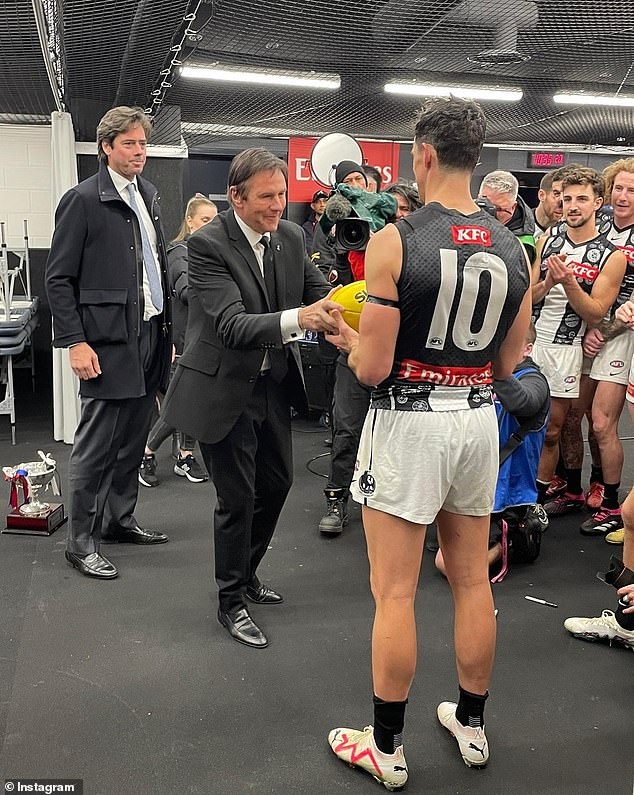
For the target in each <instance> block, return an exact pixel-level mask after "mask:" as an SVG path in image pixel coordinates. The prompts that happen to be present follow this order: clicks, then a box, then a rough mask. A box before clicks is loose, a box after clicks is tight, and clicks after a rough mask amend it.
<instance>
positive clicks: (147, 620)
mask: <svg viewBox="0 0 634 795" xmlns="http://www.w3.org/2000/svg"><path fill="white" fill-rule="evenodd" d="M21 411H22V419H20V414H19V419H18V441H19V444H18V445H17V446H16V447H11V445H10V444H9V435H8V429H7V427H5V423H7V418H6V417H0V454H1V456H2V458H1V461H2V463H3V465H9V464H15V463H18V462H19V461H22V460H29V459H32V458H33V455H34V454H35V452H36V451H37V450H38V449H44V450H46V451H49V452H51V453H52V454H53V456H54V457H56V458H57V459H58V462H59V469H60V472H61V473H62V477H63V478H64V477H65V474H66V468H67V460H68V454H69V448H68V447H66V446H64V445H61V444H56V443H54V442H52V441H51V439H52V434H51V430H50V427H51V423H50V421H49V419H48V415H49V407H48V402H47V400H46V399H40V400H39V402H36V403H35V404H34V405H32V406H31V405H30V404H29V405H26V407H23V408H22V409H21ZM622 425H623V428H624V431H623V432H624V434H630V426H629V422H628V421H627V418H625V419H624V421H623V423H622ZM294 436H295V456H296V464H295V471H296V482H295V486H294V488H293V491H292V493H291V496H290V498H289V501H288V504H287V506H286V508H285V511H284V513H283V516H282V519H281V522H280V525H279V529H278V532H277V533H276V535H275V537H274V539H273V543H272V548H271V550H270V551H269V554H268V555H267V557H266V558H265V561H264V565H263V567H262V570H261V572H260V574H261V577H262V579H263V580H264V581H266V582H269V583H270V584H272V585H274V586H275V587H276V588H278V589H279V590H280V591H281V592H282V593H283V594H284V596H285V598H286V602H285V604H283V605H281V606H271V607H256V606H254V607H253V610H252V613H253V615H254V617H256V619H257V620H258V622H260V623H261V625H262V627H263V628H264V629H265V631H266V632H267V634H268V635H269V638H270V647H269V648H268V649H265V650H252V649H249V648H246V647H242V646H240V645H238V644H236V643H235V642H233V641H231V640H230V638H229V636H228V635H227V633H226V632H225V631H224V630H222V629H221V628H220V626H219V625H218V623H217V621H216V617H215V614H216V606H217V604H216V598H215V589H214V583H213V578H212V535H211V515H212V507H213V490H212V488H211V486H209V485H208V484H207V485H204V484H203V485H194V484H190V483H189V482H187V481H186V480H184V479H182V478H178V477H176V476H175V475H174V474H172V473H171V471H170V470H171V461H170V458H169V450H168V445H167V444H166V445H165V446H164V447H165V449H164V450H161V452H160V457H159V475H160V476H161V479H162V482H161V485H160V486H159V487H158V488H156V489H152V490H149V489H143V488H142V489H141V494H140V500H139V508H138V518H139V519H140V520H141V521H142V523H143V524H144V526H146V527H149V528H156V529H160V530H164V531H166V532H168V533H169V535H170V538H171V541H170V543H169V544H166V545H164V546H161V547H156V548H152V549H143V548H141V547H134V546H127V545H121V546H113V547H108V548H107V553H106V554H108V555H109V557H111V558H112V560H113V561H114V562H115V563H116V564H117V566H118V567H119V568H120V577H119V578H118V579H116V580H114V581H109V582H95V581H94V580H90V579H88V578H86V577H82V576H80V575H79V574H78V573H77V572H76V571H74V570H73V569H71V568H70V567H69V566H68V565H67V564H66V562H65V560H64V556H63V550H64V541H65V531H64V530H61V531H58V532H57V533H56V534H55V535H53V536H51V537H50V538H37V539H34V538H32V537H27V536H16V535H2V536H0V594H1V600H2V601H1V604H2V613H1V617H0V737H1V740H0V748H1V754H0V779H4V778H7V777H23V778H36V777H49V778H65V779H75V778H81V779H83V780H84V793H85V794H86V795H114V794H115V793H124V794H125V795H127V794H128V793H129V794H130V795H132V793H148V795H150V794H151V795H181V793H205V794H207V793H209V794H212V793H213V794H214V795H215V794H216V793H218V794H220V793H223V794H226V795H247V793H248V794H249V795H250V794H251V793H255V794H256V795H264V793H276V794H279V795H287V794H290V793H298V795H300V794H301V795H313V794H314V795H330V793H337V792H350V793H373V792H374V793H378V792H381V791H384V790H383V788H382V787H381V786H380V785H379V784H377V783H376V782H375V781H374V780H373V779H371V778H370V777H369V776H367V775H364V774H362V773H359V772H357V771H354V770H351V769H350V768H348V767H347V766H346V765H344V764H342V763H341V762H340V761H338V760H337V759H336V758H335V757H334V755H333V754H332V753H331V751H330V750H329V749H328V747H327V745H326V735H327V732H328V730H329V729H330V728H331V727H333V726H337V725H339V726H340V725H344V726H345V725H351V726H355V727H363V726H364V725H366V724H368V723H370V722H371V720H372V713H371V680H370V654H369V637H370V623H371V616H372V602H371V597H370V593H369V588H368V582H367V580H368V566H367V559H366V554H365V547H364V541H363V534H362V528H361V524H360V520H359V514H358V512H357V511H356V509H355V511H354V512H353V520H352V522H351V523H350V525H349V527H348V528H347V529H346V531H345V533H344V534H343V536H341V537H339V538H336V539H332V540H326V539H323V538H320V536H319V534H318V533H317V530H316V525H317V522H318V520H319V517H320V514H321V510H322V495H321V489H322V488H323V484H324V481H323V480H322V479H320V478H318V477H317V476H315V475H314V474H311V473H309V472H308V471H307V470H306V468H305V462H306V461H307V459H309V458H311V457H312V456H314V455H317V454H319V453H321V452H324V451H325V450H326V449H327V448H325V447H324V444H323V442H324V439H325V437H326V436H327V433H326V432H325V431H324V430H323V429H321V428H319V427H318V426H317V425H316V424H315V425H311V424H303V423H297V424H296V430H295V433H294ZM625 446H626V462H627V463H626V474H625V476H624V479H623V480H624V493H625V489H626V488H627V487H628V486H629V484H630V483H631V482H632V475H633V469H634V467H633V462H632V457H631V456H632V453H633V451H634V448H633V447H632V443H631V441H627V442H626V443H625ZM314 466H315V468H317V469H320V470H321V471H322V472H325V470H326V462H325V461H324V460H318V461H316V462H315V464H314ZM6 496H7V497H8V488H6ZM579 521H580V517H577V516H575V517H566V518H561V519H559V520H558V521H554V522H553V523H552V525H551V528H550V529H549V531H548V533H547V535H546V537H545V539H544V545H543V553H542V556H541V558H540V559H539V560H538V562H537V563H536V564H534V565H532V566H526V567H518V568H515V569H514V570H512V571H511V573H510V574H509V576H508V577H507V579H506V580H505V581H504V582H503V583H502V584H500V585H496V586H494V595H495V600H496V605H497V607H498V608H499V616H498V628H499V634H498V654H497V662H496V668H495V673H494V679H493V683H492V686H491V698H490V700H489V702H488V705H487V714H486V717H487V734H488V737H489V741H490V745H491V761H490V763H489V766H488V767H487V768H486V769H485V770H482V771H475V770H471V769H468V768H467V767H466V766H465V765H464V764H463V762H462V760H461V758H460V756H459V754H458V750H457V747H456V745H455V743H454V741H453V740H452V739H451V737H450V736H449V735H448V734H447V733H446V732H445V730H444V729H442V728H441V727H440V726H439V725H438V723H437V722H436V718H435V710H436V705H437V703H438V702H439V701H441V700H445V699H454V698H455V697H456V695H457V685H456V676H455V669H454V662H453V650H452V609H451V599H450V593H449V589H448V587H447V585H446V583H445V582H444V581H443V580H442V579H441V577H440V576H439V575H437V574H436V573H435V571H434V570H433V567H432V562H433V561H432V557H433V556H432V555H431V554H429V553H427V559H426V560H425V563H424V567H423V573H422V577H421V586H420V594H419V598H418V607H417V611H418V625H419V630H420V632H419V663H418V674H417V678H416V682H415V684H414V687H413V689H412V692H411V696H410V703H409V707H408V711H407V724H406V733H405V752H406V757H407V761H408V763H409V767H410V783H409V785H408V791H409V792H411V793H439V794H440V793H442V794H443V795H444V794H447V795H448V794H449V793H486V794H487V795H492V794H495V795H498V794H499V795H503V794H504V795H507V794H508V795H510V794H511V793H517V794H518V795H529V794H530V793H556V794H557V795H579V794H580V793H589V794H590V793H592V794H594V793H597V794H598V793H604V792H610V793H619V794H621V793H622V794H623V795H626V793H627V795H630V793H631V792H632V773H633V765H634V763H633V759H634V754H633V753H632V742H631V737H632V733H631V729H632V714H633V706H634V698H633V682H634V677H633V676H632V673H633V671H634V668H633V666H634V655H633V654H632V652H631V651H626V650H623V649H619V648H612V649H610V648H609V647H607V646H603V645H599V644H589V643H584V642H581V641H579V640H575V639H574V638H572V637H571V636H570V635H569V634H568V633H567V632H566V631H565V630H564V629H563V627H562V622H563V620H564V618H566V617H567V616H570V615H599V614H600V612H601V610H602V609H604V608H610V609H613V608H614V595H613V594H614V592H613V591H612V590H611V589H610V588H608V587H607V586H605V585H603V584H601V583H600V582H599V581H597V580H596V579H595V576H594V575H595V572H596V571H597V570H599V569H601V568H605V567H606V565H607V561H608V557H609V553H610V552H614V551H615V548H610V547H608V545H606V544H605V543H604V542H603V541H602V540H601V539H586V538H584V537H582V536H581V535H580V534H579V532H578V524H579ZM619 551H620V548H618V547H617V548H616V552H617V553H618V552H619ZM527 594H529V595H534V596H537V597H541V598H544V599H546V600H549V601H552V602H555V603H556V604H558V608H557V609H552V608H548V607H543V606H541V605H538V604H534V603H531V602H528V601H526V600H525V599H524V596H525V595H527Z"/></svg>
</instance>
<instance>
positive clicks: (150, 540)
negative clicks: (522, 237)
mask: <svg viewBox="0 0 634 795" xmlns="http://www.w3.org/2000/svg"><path fill="white" fill-rule="evenodd" d="M101 541H102V543H103V544H166V543H167V542H168V541H169V538H168V537H167V536H166V535H165V533H159V532H158V531H157V530H144V529H143V528H142V527H139V526H138V525H137V527H119V528H118V529H117V530H116V531H114V532H112V533H108V535H104V536H103V537H102V539H101Z"/></svg>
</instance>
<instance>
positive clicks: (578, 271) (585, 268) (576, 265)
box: [569, 262, 599, 284]
mask: <svg viewBox="0 0 634 795" xmlns="http://www.w3.org/2000/svg"><path fill="white" fill-rule="evenodd" d="M569 264H570V266H571V267H572V272H573V273H574V275H575V276H576V277H577V279H583V280H584V282H589V283H590V284H592V282H593V281H594V280H595V279H596V278H597V276H598V275H599V269H598V268H593V267H592V266H591V265H584V264H583V263H581V262H570V263H569Z"/></svg>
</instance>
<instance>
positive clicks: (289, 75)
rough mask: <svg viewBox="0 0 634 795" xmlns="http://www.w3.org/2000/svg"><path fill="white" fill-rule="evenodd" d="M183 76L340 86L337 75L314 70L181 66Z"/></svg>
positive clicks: (331, 87)
mask: <svg viewBox="0 0 634 795" xmlns="http://www.w3.org/2000/svg"><path fill="white" fill-rule="evenodd" d="M181 75H182V76H183V77H195V78H201V79H203V80H218V81H220V82H228V83H258V84H261V85H267V86H291V87H293V86H294V87H297V88H322V89H336V88H340V86H341V78H340V77H339V75H317V74H316V73H314V72H255V71H254V72H248V71H243V70H237V69H235V70H234V69H216V68H215V67H203V66H183V68H182V69H181Z"/></svg>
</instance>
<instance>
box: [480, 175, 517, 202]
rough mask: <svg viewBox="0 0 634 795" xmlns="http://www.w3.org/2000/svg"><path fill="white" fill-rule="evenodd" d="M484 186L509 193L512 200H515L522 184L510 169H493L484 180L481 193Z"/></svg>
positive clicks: (497, 191) (498, 191)
mask: <svg viewBox="0 0 634 795" xmlns="http://www.w3.org/2000/svg"><path fill="white" fill-rule="evenodd" d="M483 188H489V190H492V191H495V192H496V193H508V194H509V196H510V197H511V201H515V199H517V194H518V192H519V188H520V184H519V182H518V181H517V180H516V179H515V177H514V176H513V175H512V174H511V172H510V171H491V172H490V173H489V174H487V175H486V177H485V178H484V179H483V180H482V184H481V185H480V191H479V193H482V189H483Z"/></svg>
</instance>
